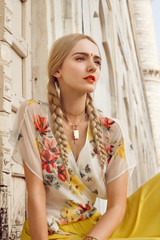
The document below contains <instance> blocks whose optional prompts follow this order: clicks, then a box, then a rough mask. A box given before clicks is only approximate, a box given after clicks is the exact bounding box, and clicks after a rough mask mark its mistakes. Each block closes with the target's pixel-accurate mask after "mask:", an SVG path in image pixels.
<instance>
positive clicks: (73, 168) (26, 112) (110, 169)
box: [9, 100, 136, 234]
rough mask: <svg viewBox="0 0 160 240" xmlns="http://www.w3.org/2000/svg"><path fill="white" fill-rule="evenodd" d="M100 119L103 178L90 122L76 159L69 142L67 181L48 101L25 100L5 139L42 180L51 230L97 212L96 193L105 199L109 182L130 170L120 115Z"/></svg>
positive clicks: (129, 149) (131, 160) (130, 151)
mask: <svg viewBox="0 0 160 240" xmlns="http://www.w3.org/2000/svg"><path fill="white" fill-rule="evenodd" d="M100 123H101V128H102V133H103V140H104V147H105V150H106V163H105V178H104V179H103V178H102V171H101V167H100V162H99V159H98V156H97V151H96V147H95V142H94V140H93V136H92V133H91V129H90V126H88V130H87V137H86V142H85V145H84V147H83V148H82V150H81V152H80V154H79V157H78V160H77V161H75V158H74V156H73V153H72V151H71V148H70V146H69V143H68V147H67V149H68V161H69V162H68V171H69V174H70V183H69V182H67V179H66V174H65V170H64V166H63V162H62V159H61V156H60V151H59V148H58V146H57V142H56V139H55V137H54V135H53V132H52V130H51V129H52V122H51V116H50V111H49V107H48V105H47V104H46V103H42V102H37V101H34V100H29V101H26V102H24V103H23V104H22V105H21V106H20V108H19V110H18V113H17V115H16V118H15V122H14V127H13V130H12V132H11V136H10V140H9V141H10V143H11V144H12V145H13V147H14V150H13V159H14V160H15V161H16V162H17V163H20V164H21V165H22V160H23V161H24V162H25V164H26V165H27V166H28V168H29V169H30V170H31V171H32V172H33V173H34V174H35V175H36V176H37V177H38V178H39V179H41V180H42V181H43V183H44V186H45V189H46V199H47V200H46V201H47V202H46V211H47V222H48V228H49V232H50V233H61V234H65V233H64V232H62V231H60V230H59V224H67V223H72V222H75V221H79V220H82V219H86V218H89V217H90V216H92V215H93V214H94V212H95V211H96V208H95V207H94V203H95V200H96V198H97V197H99V198H102V199H107V192H106V187H107V183H109V182H111V181H113V180H114V179H116V178H118V177H119V176H120V175H122V174H123V173H124V172H125V171H128V172H129V174H130V173H131V172H132V169H133V168H134V166H135V164H136V162H135V159H134V155H133V148H132V145H131V143H130V141H129V139H128V137H127V135H126V134H125V131H124V130H123V127H122V126H121V124H120V123H118V120H115V119H111V118H107V117H103V116H101V117H100Z"/></svg>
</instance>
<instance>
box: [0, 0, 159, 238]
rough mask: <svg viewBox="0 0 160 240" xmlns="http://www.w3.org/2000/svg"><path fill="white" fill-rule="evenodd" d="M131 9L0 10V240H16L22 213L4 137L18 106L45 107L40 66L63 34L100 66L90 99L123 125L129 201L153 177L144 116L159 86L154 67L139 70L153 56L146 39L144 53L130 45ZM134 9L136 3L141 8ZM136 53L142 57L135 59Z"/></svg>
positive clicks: (78, 4) (17, 4) (65, 0)
mask: <svg viewBox="0 0 160 240" xmlns="http://www.w3.org/2000/svg"><path fill="white" fill-rule="evenodd" d="M37 2H38V4H37ZM133 2H134V3H136V1H130V0H123V1H119V0H114V1H110V0H58V1H57V0H50V1H49V0H37V1H36V0H33V1H31V0H27V1H24V0H23V1H20V0H14V1H12V0H2V1H1V2H0V18H1V21H0V193H1V196H0V199H1V201H0V204H1V213H0V214H1V219H2V221H1V223H0V231H1V233H0V237H1V238H2V239H5V240H6V239H19V236H20V231H21V228H22V224H23V222H24V219H25V209H26V204H25V196H26V192H25V182H24V174H23V169H22V168H21V167H20V166H18V165H17V164H16V163H14V162H13V161H12V159H11V150H12V149H11V146H10V145H9V143H8V142H7V139H8V136H9V131H10V129H11V127H12V124H13V119H14V116H15V113H16V111H17V109H18V107H19V105H20V103H21V102H22V101H24V100H25V99H29V98H35V99H40V100H42V101H46V93H47V90H46V85H47V81H48V79H47V70H46V69H47V67H46V64H47V58H48V54H49V50H50V48H51V45H52V43H53V42H54V40H55V39H57V38H59V37H60V36H62V35H64V34H67V33H71V32H81V33H85V34H88V35H90V36H92V37H93V38H94V39H95V40H96V41H97V43H98V45H99V48H100V51H101V55H102V59H103V61H102V73H101V78H100V81H99V84H98V86H97V89H96V92H95V93H94V99H95V103H96V106H97V107H98V108H100V109H102V110H103V111H104V113H105V114H106V115H108V116H113V117H117V118H120V119H121V120H122V121H123V122H124V124H125V126H126V128H127V130H128V132H129V135H130V138H131V140H132V142H133V146H134V148H135V154H136V158H137V161H138V164H137V168H136V169H135V171H134V173H133V176H132V179H131V182H130V184H129V193H132V192H133V191H134V190H135V189H137V188H138V187H139V186H140V185H141V184H143V183H144V182H145V181H147V180H148V179H149V178H151V177H152V176H153V175H154V174H156V172H157V171H158V166H157V158H156V151H155V148H156V147H157V145H156V144H157V143H156V141H158V138H154V140H153V135H152V132H156V131H157V132H158V128H157V125H156V124H153V121H152V119H151V114H150V113H154V114H156V111H157V109H156V108H155V106H157V102H154V99H153V98H152V99H151V100H149V102H148V100H147V97H148V96H149V94H148V93H147V91H146V89H148V90H149V91H150V96H152V92H151V90H152V89H153V90H154V93H156V94H157V98H156V99H158V92H159V91H156V86H159V85H158V84H159V72H158V71H159V70H158V66H157V65H156V64H155V65H156V67H155V68H154V69H153V68H152V67H150V66H149V67H147V68H143V67H142V66H143V65H142V63H144V62H145V59H146V54H147V49H148V46H149V48H150V49H152V48H153V50H152V51H151V50H150V54H151V53H153V54H152V56H153V60H154V59H156V51H155V48H154V44H155V43H154V39H152V41H148V42H147V47H146V48H145V46H144V45H143V43H144V39H145V35H144V36H143V38H144V39H140V38H138V31H139V30H138V27H139V28H140V27H141V26H140V25H141V24H144V22H143V21H142V22H141V23H138V24H136V21H137V20H136V16H137V14H136V11H138V9H141V8H140V7H141V6H140V5H137V9H136V5H133ZM137 2H139V4H140V3H143V1H142V0H138V1H137ZM143 4H144V3H143ZM31 10H32V11H31ZM143 11H150V10H149V5H148V9H147V10H145V8H143ZM143 11H142V12H143ZM139 14H140V12H139ZM140 18H141V17H140ZM148 18H150V19H149V20H148V21H150V22H151V21H152V19H151V18H152V16H151V15H148ZM151 25H152V24H151V23H150V26H151ZM143 27H144V26H143ZM148 30H150V28H149V29H148ZM145 31H146V29H145ZM152 34H153V32H152ZM152 34H151V36H152ZM142 47H144V49H145V54H141V52H143V51H141V48H142ZM31 53H32V54H31ZM148 54H149V53H148ZM142 55H143V56H142ZM149 62H150V61H148V63H147V64H149ZM151 62H152V61H151ZM154 62H156V60H154ZM155 65H154V66H155ZM147 66H148V65H147ZM151 70H153V71H151ZM146 83H149V84H148V85H147V84H146ZM150 83H151V84H150ZM154 83H156V84H157V85H156V84H154ZM157 89H158V88H157ZM154 96H155V95H154ZM156 101H157V100H156ZM152 109H153V111H152ZM153 125H154V128H155V130H154V131H153V128H152V127H153ZM156 128H157V130H156ZM97 206H98V207H99V209H100V210H101V211H102V212H103V211H104V208H105V207H104V206H105V204H104V203H102V202H99V201H98V203H97Z"/></svg>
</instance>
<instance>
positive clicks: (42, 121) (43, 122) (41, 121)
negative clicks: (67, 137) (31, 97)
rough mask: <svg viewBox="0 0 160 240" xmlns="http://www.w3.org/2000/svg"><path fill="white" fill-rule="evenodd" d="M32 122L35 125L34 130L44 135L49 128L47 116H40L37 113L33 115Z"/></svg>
mask: <svg viewBox="0 0 160 240" xmlns="http://www.w3.org/2000/svg"><path fill="white" fill-rule="evenodd" d="M34 124H35V126H36V130H37V131H39V132H40V133H41V134H44V135H46V133H47V132H49V131H50V130H51V129H50V127H49V123H48V120H47V118H46V117H40V116H39V114H37V116H34Z"/></svg>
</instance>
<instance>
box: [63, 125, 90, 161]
mask: <svg viewBox="0 0 160 240" xmlns="http://www.w3.org/2000/svg"><path fill="white" fill-rule="evenodd" d="M89 129H90V123H89V122H88V126H87V134H86V141H85V144H84V146H83V147H82V148H81V150H80V152H79V155H78V158H77V160H76V159H75V157H74V155H73V152H72V149H71V147H70V144H69V142H68V140H67V151H68V154H69V155H70V156H71V157H72V158H73V160H74V162H75V163H76V164H77V165H79V161H80V156H81V154H82V152H83V151H84V150H85V148H86V146H87V144H88V134H89Z"/></svg>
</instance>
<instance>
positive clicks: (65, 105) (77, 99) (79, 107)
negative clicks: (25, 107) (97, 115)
mask: <svg viewBox="0 0 160 240" xmlns="http://www.w3.org/2000/svg"><path fill="white" fill-rule="evenodd" d="M85 104H86V94H85V95H82V96H75V95H74V94H72V95H71V96H69V95H68V94H67V95H66V96H65V94H63V95H61V107H62V110H63V111H64V113H65V114H66V115H67V116H69V117H70V119H74V120H78V119H79V118H80V116H82V115H83V113H84V111H85Z"/></svg>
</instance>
